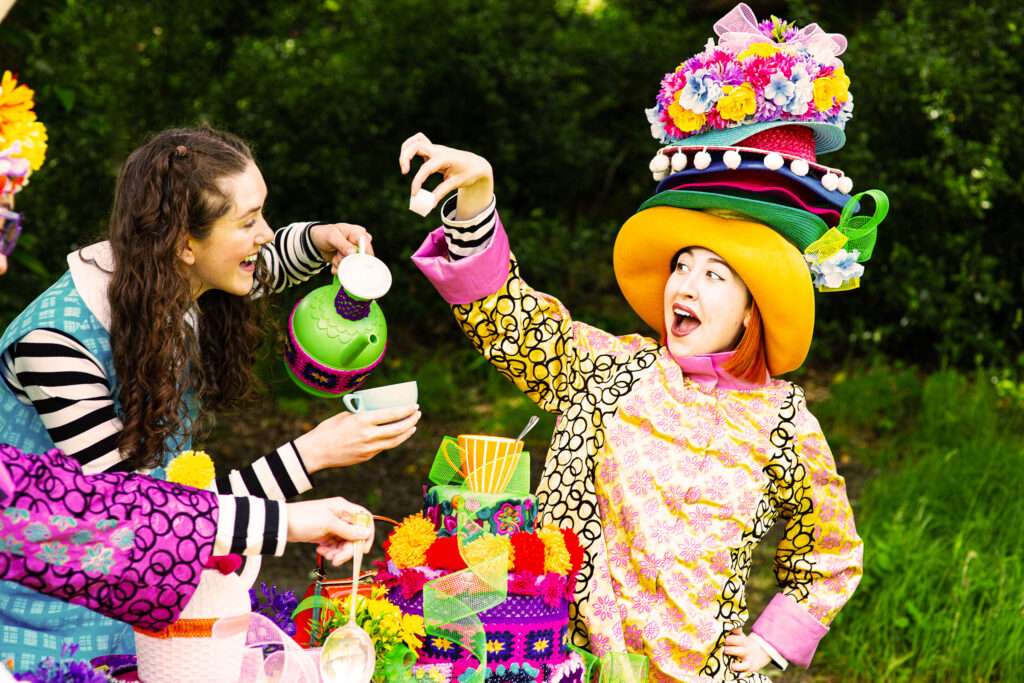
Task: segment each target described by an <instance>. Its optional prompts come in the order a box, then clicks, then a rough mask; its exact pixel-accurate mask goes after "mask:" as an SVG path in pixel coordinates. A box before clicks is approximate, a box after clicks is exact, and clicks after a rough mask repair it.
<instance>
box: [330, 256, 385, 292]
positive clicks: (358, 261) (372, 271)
mask: <svg viewBox="0 0 1024 683" xmlns="http://www.w3.org/2000/svg"><path fill="white" fill-rule="evenodd" d="M338 281H339V282H340V283H341V286H342V287H344V288H345V291H346V292H348V293H349V294H351V295H352V296H355V297H359V298H360V299H379V298H380V297H382V296H384V295H385V294H387V293H388V290H389V289H391V271H390V270H388V267H387V266H386V265H384V262H383V261H381V260H380V259H379V258H377V257H376V256H372V255H370V254H367V253H366V252H364V251H360V252H357V253H355V254H349V255H348V256H346V257H345V258H343V259H342V260H341V263H340V264H339V265H338Z"/></svg>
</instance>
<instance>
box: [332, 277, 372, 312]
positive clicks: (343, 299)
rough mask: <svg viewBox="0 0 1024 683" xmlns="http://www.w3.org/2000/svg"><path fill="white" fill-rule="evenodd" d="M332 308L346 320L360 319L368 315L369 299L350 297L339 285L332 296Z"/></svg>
mask: <svg viewBox="0 0 1024 683" xmlns="http://www.w3.org/2000/svg"><path fill="white" fill-rule="evenodd" d="M334 310H336V311H337V312H338V315H340V316H341V317H342V318H345V319H346V320H362V319H363V318H365V317H366V316H368V315H370V301H369V300H367V299H356V298H354V297H352V296H351V295H350V294H349V293H348V292H346V291H345V287H344V286H343V285H339V286H338V293H337V294H336V295H335V297H334Z"/></svg>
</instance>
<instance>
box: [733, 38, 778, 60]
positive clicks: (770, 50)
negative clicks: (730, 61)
mask: <svg viewBox="0 0 1024 683" xmlns="http://www.w3.org/2000/svg"><path fill="white" fill-rule="evenodd" d="M776 52H782V50H780V49H779V48H777V47H776V46H775V45H774V44H772V43H751V44H750V45H749V46H748V47H747V49H746V50H744V51H743V52H741V53H739V54H738V55H736V61H737V62H738V61H740V60H742V59H746V58H747V57H751V56H753V57H771V56H772V55H773V54H775V53H776Z"/></svg>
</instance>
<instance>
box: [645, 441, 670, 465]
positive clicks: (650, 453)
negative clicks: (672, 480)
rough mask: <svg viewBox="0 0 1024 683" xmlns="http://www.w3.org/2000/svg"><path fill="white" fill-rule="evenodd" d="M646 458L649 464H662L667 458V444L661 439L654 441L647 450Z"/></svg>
mask: <svg viewBox="0 0 1024 683" xmlns="http://www.w3.org/2000/svg"><path fill="white" fill-rule="evenodd" d="M647 457H648V458H650V460H651V462H655V463H660V462H663V461H664V460H665V459H666V458H667V457H668V444H667V443H665V442H664V441H662V440H661V439H659V440H657V441H655V442H654V443H652V444H651V447H650V448H649V449H648V450H647Z"/></svg>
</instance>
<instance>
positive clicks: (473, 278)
mask: <svg viewBox="0 0 1024 683" xmlns="http://www.w3.org/2000/svg"><path fill="white" fill-rule="evenodd" d="M511 256H512V253H511V251H510V250H509V246H508V235H506V234H505V229H504V228H503V227H502V225H501V219H500V218H499V217H497V216H495V217H494V234H492V235H491V241H490V242H488V244H487V246H486V247H484V248H483V249H482V250H481V251H478V252H477V253H475V254H473V255H472V256H467V257H466V258H464V259H460V260H458V261H449V260H448V245H447V244H446V243H445V241H444V228H438V229H437V230H434V231H433V232H432V233H430V234H429V235H428V236H427V239H425V240H424V241H423V244H421V245H420V248H419V249H417V250H416V253H415V254H413V255H412V262H413V263H415V264H416V267H417V268H419V269H420V270H421V271H423V274H424V275H426V276H427V279H428V280H430V282H431V283H432V284H433V285H434V287H435V288H436V289H437V291H438V292H439V293H440V294H441V296H442V297H444V300H445V301H447V302H448V303H449V304H452V305H455V304H468V303H470V302H472V301H477V300H478V299H482V298H484V297H485V296H489V295H491V294H494V293H495V292H497V291H498V290H499V289H501V286H502V285H503V284H505V280H507V279H508V264H509V260H510V258H511Z"/></svg>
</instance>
